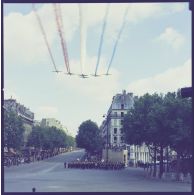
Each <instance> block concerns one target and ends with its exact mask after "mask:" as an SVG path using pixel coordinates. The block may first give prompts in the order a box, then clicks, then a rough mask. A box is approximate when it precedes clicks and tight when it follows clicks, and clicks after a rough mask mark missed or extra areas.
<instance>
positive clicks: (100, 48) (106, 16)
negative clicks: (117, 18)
mask: <svg viewBox="0 0 195 195" xmlns="http://www.w3.org/2000/svg"><path fill="white" fill-rule="evenodd" d="M109 7H110V6H109V4H107V6H106V13H105V15H104V24H103V27H102V34H101V37H100V45H99V49H98V59H97V64H96V69H95V75H96V74H97V70H98V66H99V61H100V55H101V50H102V43H103V38H104V32H105V28H106V23H107V18H108V11H109Z"/></svg>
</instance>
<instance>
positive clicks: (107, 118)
mask: <svg viewBox="0 0 195 195" xmlns="http://www.w3.org/2000/svg"><path fill="white" fill-rule="evenodd" d="M103 117H104V118H105V117H106V115H103ZM108 122H109V115H107V117H106V124H105V125H106V162H108Z"/></svg>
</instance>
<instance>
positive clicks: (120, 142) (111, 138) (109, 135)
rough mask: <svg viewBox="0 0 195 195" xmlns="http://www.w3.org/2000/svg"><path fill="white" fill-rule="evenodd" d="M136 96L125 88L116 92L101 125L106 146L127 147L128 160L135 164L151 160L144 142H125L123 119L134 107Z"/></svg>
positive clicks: (113, 147) (114, 148) (111, 147)
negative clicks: (137, 144) (139, 144)
mask: <svg viewBox="0 0 195 195" xmlns="http://www.w3.org/2000/svg"><path fill="white" fill-rule="evenodd" d="M136 98H137V96H133V93H126V91H125V90H123V91H122V94H116V95H115V96H114V97H113V99H112V103H111V106H110V108H109V110H108V112H107V116H106V118H105V120H104V121H103V122H102V124H101V126H100V130H101V134H102V137H103V140H104V148H106V147H108V148H109V149H113V150H118V149H124V150H125V149H127V150H128V160H129V161H132V162H133V163H134V164H136V163H137V161H143V162H149V161H150V157H149V151H148V148H147V147H146V146H145V145H144V144H143V146H134V145H132V146H130V145H127V144H126V143H125V137H124V136H125V135H124V132H123V129H122V127H123V120H124V116H125V114H127V112H128V111H129V110H130V109H131V108H133V106H134V101H135V99H136ZM124 158H125V157H124Z"/></svg>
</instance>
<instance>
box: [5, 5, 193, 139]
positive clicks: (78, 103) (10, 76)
mask: <svg viewBox="0 0 195 195" xmlns="http://www.w3.org/2000/svg"><path fill="white" fill-rule="evenodd" d="M105 5H106V4H93V5H92V4H88V5H86V4H83V11H84V18H83V20H84V24H85V25H86V34H85V35H86V48H85V50H86V58H85V60H86V63H85V64H84V73H86V74H93V73H94V71H95V65H96V61H97V53H98V46H99V41H100V34H101V30H102V24H103V16H104V14H105ZM127 6H128V4H111V5H110V10H109V14H108V21H107V26H106V31H105V36H104V42H103V47H102V55H101V59H100V65H99V68H98V73H99V74H101V73H105V72H106V70H107V66H108V62H109V60H110V57H111V53H112V50H113V46H114V43H115V41H116V36H117V33H118V31H119V30H120V26H121V24H122V16H123V14H124V10H125V9H126V7H127ZM36 7H37V11H38V14H39V16H40V18H41V20H42V22H43V26H44V28H45V31H46V34H47V37H48V41H49V44H50V46H51V50H52V53H53V55H54V58H55V62H56V65H57V67H58V69H60V70H62V71H65V65H64V61H63V55H62V50H61V45H60V39H59V35H58V32H57V27H56V23H55V18H54V11H53V7H52V4H39V5H36ZM61 9H62V15H63V24H64V36H65V39H66V41H67V47H68V54H69V60H70V68H71V70H72V71H73V72H75V73H80V69H81V68H80V28H79V14H78V5H77V4H63V5H62V6H61ZM126 21H127V22H126V26H125V28H124V30H123V33H122V36H121V39H120V40H119V44H118V47H117V50H116V54H115V56H114V60H113V63H112V65H111V69H110V73H111V74H112V75H111V76H108V77H106V76H102V77H98V78H94V77H90V78H88V79H81V78H79V77H78V76H71V77H70V76H67V75H65V74H64V73H60V74H58V75H57V74H55V73H54V72H52V70H53V65H52V62H51V59H50V56H49V54H48V50H47V48H46V45H45V42H44V39H43V36H42V34H41V31H40V28H39V25H38V22H37V20H36V17H35V14H34V12H32V7H31V4H4V47H5V48H4V52H5V56H4V57H5V63H4V66H5V72H4V77H5V86H4V87H5V98H9V97H11V95H12V96H13V97H14V98H16V99H17V101H19V102H20V103H22V104H24V105H25V106H27V107H29V108H30V109H31V110H32V111H33V112H34V113H35V119H37V120H40V119H41V118H44V117H55V118H56V119H58V120H60V121H61V122H62V123H63V125H65V126H66V127H67V128H68V130H69V132H71V133H72V135H75V134H76V132H77V130H78V126H79V125H80V124H81V123H82V121H84V120H87V119H91V120H93V121H95V122H97V124H98V125H100V124H101V122H102V120H103V118H102V116H103V114H105V113H106V112H107V110H108V108H109V106H110V104H111V100H112V97H113V96H114V95H115V94H116V93H120V92H121V91H122V89H126V91H128V92H133V93H134V94H135V95H143V94H144V93H146V92H149V93H154V92H157V93H166V92H167V91H176V90H177V89H178V88H180V87H185V86H190V85H191V68H190V66H191V60H190V59H191V12H190V11H189V9H188V4H187V3H166V4H162V3H157V4H151V3H150V4H135V3H134V4H131V5H129V12H128V16H127V18H126ZM83 49H84V48H83Z"/></svg>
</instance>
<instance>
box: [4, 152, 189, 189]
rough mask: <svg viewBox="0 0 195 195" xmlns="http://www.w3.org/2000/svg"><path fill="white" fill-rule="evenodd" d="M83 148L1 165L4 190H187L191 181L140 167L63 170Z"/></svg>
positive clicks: (78, 155) (78, 156) (80, 153)
mask: <svg viewBox="0 0 195 195" xmlns="http://www.w3.org/2000/svg"><path fill="white" fill-rule="evenodd" d="M83 154H84V150H79V151H73V152H68V153H64V154H60V155H58V156H55V157H53V158H50V159H46V160H43V161H39V162H34V163H30V164H23V165H19V166H13V167H9V168H8V167H5V168H4V191H5V192H32V188H33V187H35V188H36V192H190V191H191V184H187V183H181V182H171V181H169V182H168V181H160V180H152V179H148V178H146V177H145V176H144V175H145V174H144V170H143V169H142V168H130V167H128V168H126V169H124V170H118V171H113V170H98V169H97V170H94V169H91V170H88V169H87V170H86V169H85V170H82V169H64V164H63V163H64V161H66V162H69V161H72V160H74V159H77V158H80V157H81V156H82V155H83Z"/></svg>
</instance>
